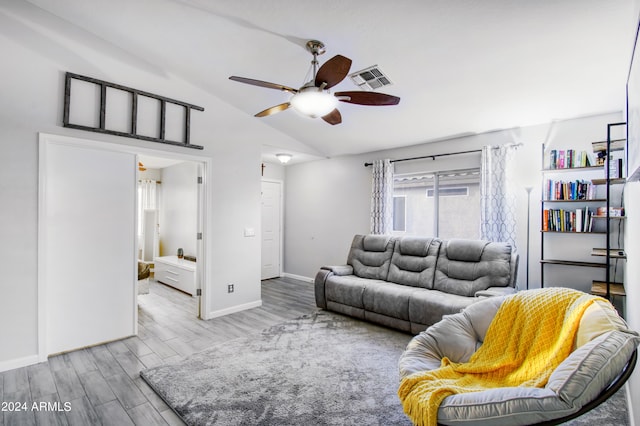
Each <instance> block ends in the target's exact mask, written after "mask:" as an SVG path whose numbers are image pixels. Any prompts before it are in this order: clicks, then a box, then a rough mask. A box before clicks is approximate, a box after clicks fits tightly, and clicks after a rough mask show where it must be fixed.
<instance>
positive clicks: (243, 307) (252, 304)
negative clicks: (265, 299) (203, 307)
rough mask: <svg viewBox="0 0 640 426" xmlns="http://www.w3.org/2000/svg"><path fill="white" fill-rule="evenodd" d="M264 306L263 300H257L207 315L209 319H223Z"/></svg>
mask: <svg viewBox="0 0 640 426" xmlns="http://www.w3.org/2000/svg"><path fill="white" fill-rule="evenodd" d="M260 306H262V300H256V301H255V302H249V303H244V304H242V305H236V306H232V307H230V308H226V309H220V310H219V311H211V312H209V313H208V314H207V318H205V319H212V318H217V317H222V316H224V315H229V314H233V313H235V312H240V311H245V310H247V309H253V308H259V307H260Z"/></svg>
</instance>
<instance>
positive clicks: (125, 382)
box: [105, 374, 147, 410]
mask: <svg viewBox="0 0 640 426" xmlns="http://www.w3.org/2000/svg"><path fill="white" fill-rule="evenodd" d="M105 380H106V381H107V383H109V386H110V387H111V390H112V391H113V393H114V394H115V395H116V398H118V401H120V404H122V407H123V408H125V409H127V410H128V409H129V408H133V407H135V406H137V405H140V404H143V403H144V402H145V401H146V400H147V399H146V398H145V397H144V395H143V394H142V392H140V389H138V387H137V386H136V385H135V384H134V383H133V381H132V380H131V378H130V377H129V376H127V375H126V374H116V375H115V376H111V377H107V378H106V379H105Z"/></svg>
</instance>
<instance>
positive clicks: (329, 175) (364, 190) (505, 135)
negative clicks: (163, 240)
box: [284, 113, 621, 288]
mask: <svg viewBox="0 0 640 426" xmlns="http://www.w3.org/2000/svg"><path fill="white" fill-rule="evenodd" d="M620 119H621V113H615V114H605V115H599V116H594V117H587V118H581V119H575V120H568V121H562V122H554V123H548V124H542V125H538V126H529V127H524V128H518V129H510V130H504V131H496V132H491V133H485V134H481V135H472V136H466V137H460V138H456V139H451V140H447V141H441V142H434V143H429V144H421V145H415V146H412V147H407V148H401V149H394V150H389V151H379V152H372V153H369V154H364V155H357V156H345V157H337V158H333V159H327V160H320V161H315V162H311V163H303V164H295V165H290V166H287V174H286V177H287V180H286V182H287V184H286V189H285V200H286V202H285V210H286V218H287V219H286V221H285V260H284V267H285V272H287V273H291V274H295V275H300V276H305V277H313V276H314V275H315V273H316V272H317V270H318V268H319V267H320V266H322V265H325V264H343V263H344V262H345V261H346V257H347V253H348V250H349V245H350V242H351V239H352V238H353V235H354V234H357V233H368V232H369V210H370V191H371V168H370V167H364V166H363V164H364V163H365V162H371V161H372V160H376V159H380V158H391V159H399V158H409V157H415V156H422V155H431V154H440V153H448V152H458V151H467V150H476V149H481V148H482V146H483V145H488V144H491V145H499V144H505V143H513V142H516V143H522V146H521V147H519V148H518V150H517V151H516V155H515V161H516V163H517V165H516V176H514V187H515V188H516V197H517V200H516V201H517V211H516V220H517V222H518V224H519V226H518V230H517V233H518V238H517V241H516V244H517V248H518V252H519V253H520V270H519V275H518V282H519V285H520V287H521V288H524V287H525V284H526V273H525V272H526V253H527V247H526V223H527V209H526V206H527V194H526V191H525V189H524V188H525V187H526V186H533V190H532V192H531V205H530V215H531V216H530V219H531V227H530V228H531V229H530V244H529V246H530V259H529V270H530V282H529V284H530V287H531V288H536V287H539V285H540V265H539V260H540V201H539V200H540V193H541V192H540V188H541V182H542V177H541V174H540V170H541V169H542V143H543V142H545V141H546V142H547V143H548V144H549V145H551V146H554V147H560V146H562V147H569V148H572V147H574V146H582V145H585V146H587V147H588V148H589V149H590V148H591V147H590V144H591V142H593V141H598V140H604V139H606V124H607V123H610V122H615V121H620ZM479 162H480V159H479V154H465V155H460V156H450V157H440V158H438V159H436V160H435V161H433V162H432V164H433V167H434V168H436V169H440V170H446V169H457V168H467V167H473V166H477V165H479ZM422 164H424V163H422ZM421 167H422V166H421ZM396 170H397V172H398V173H407V172H411V171H418V170H417V169H416V163H415V162H411V161H408V162H402V163H396ZM518 188H520V189H518ZM567 274H570V272H567Z"/></svg>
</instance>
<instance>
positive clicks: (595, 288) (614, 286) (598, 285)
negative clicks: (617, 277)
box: [591, 281, 627, 297]
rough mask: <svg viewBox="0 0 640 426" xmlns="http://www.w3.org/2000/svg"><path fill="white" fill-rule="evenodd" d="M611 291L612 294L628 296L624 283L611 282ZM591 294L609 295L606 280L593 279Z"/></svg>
mask: <svg viewBox="0 0 640 426" xmlns="http://www.w3.org/2000/svg"><path fill="white" fill-rule="evenodd" d="M609 293H610V295H611V296H626V295H627V293H626V292H625V291H624V285H623V284H622V283H609ZM591 294H594V295H596V296H602V297H606V296H607V283H606V282H604V281H593V283H592V284H591Z"/></svg>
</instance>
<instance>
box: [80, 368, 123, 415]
mask: <svg viewBox="0 0 640 426" xmlns="http://www.w3.org/2000/svg"><path fill="white" fill-rule="evenodd" d="M80 381H81V382H82V385H83V386H84V389H85V392H86V394H87V397H88V398H89V401H90V402H91V404H93V405H94V406H96V405H100V404H104V403H107V402H109V401H113V400H115V399H116V395H115V394H114V393H113V391H112V390H111V387H110V386H109V384H108V383H107V381H106V380H105V378H104V376H103V375H102V374H101V373H100V371H98V370H95V371H90V372H88V373H84V374H80Z"/></svg>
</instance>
